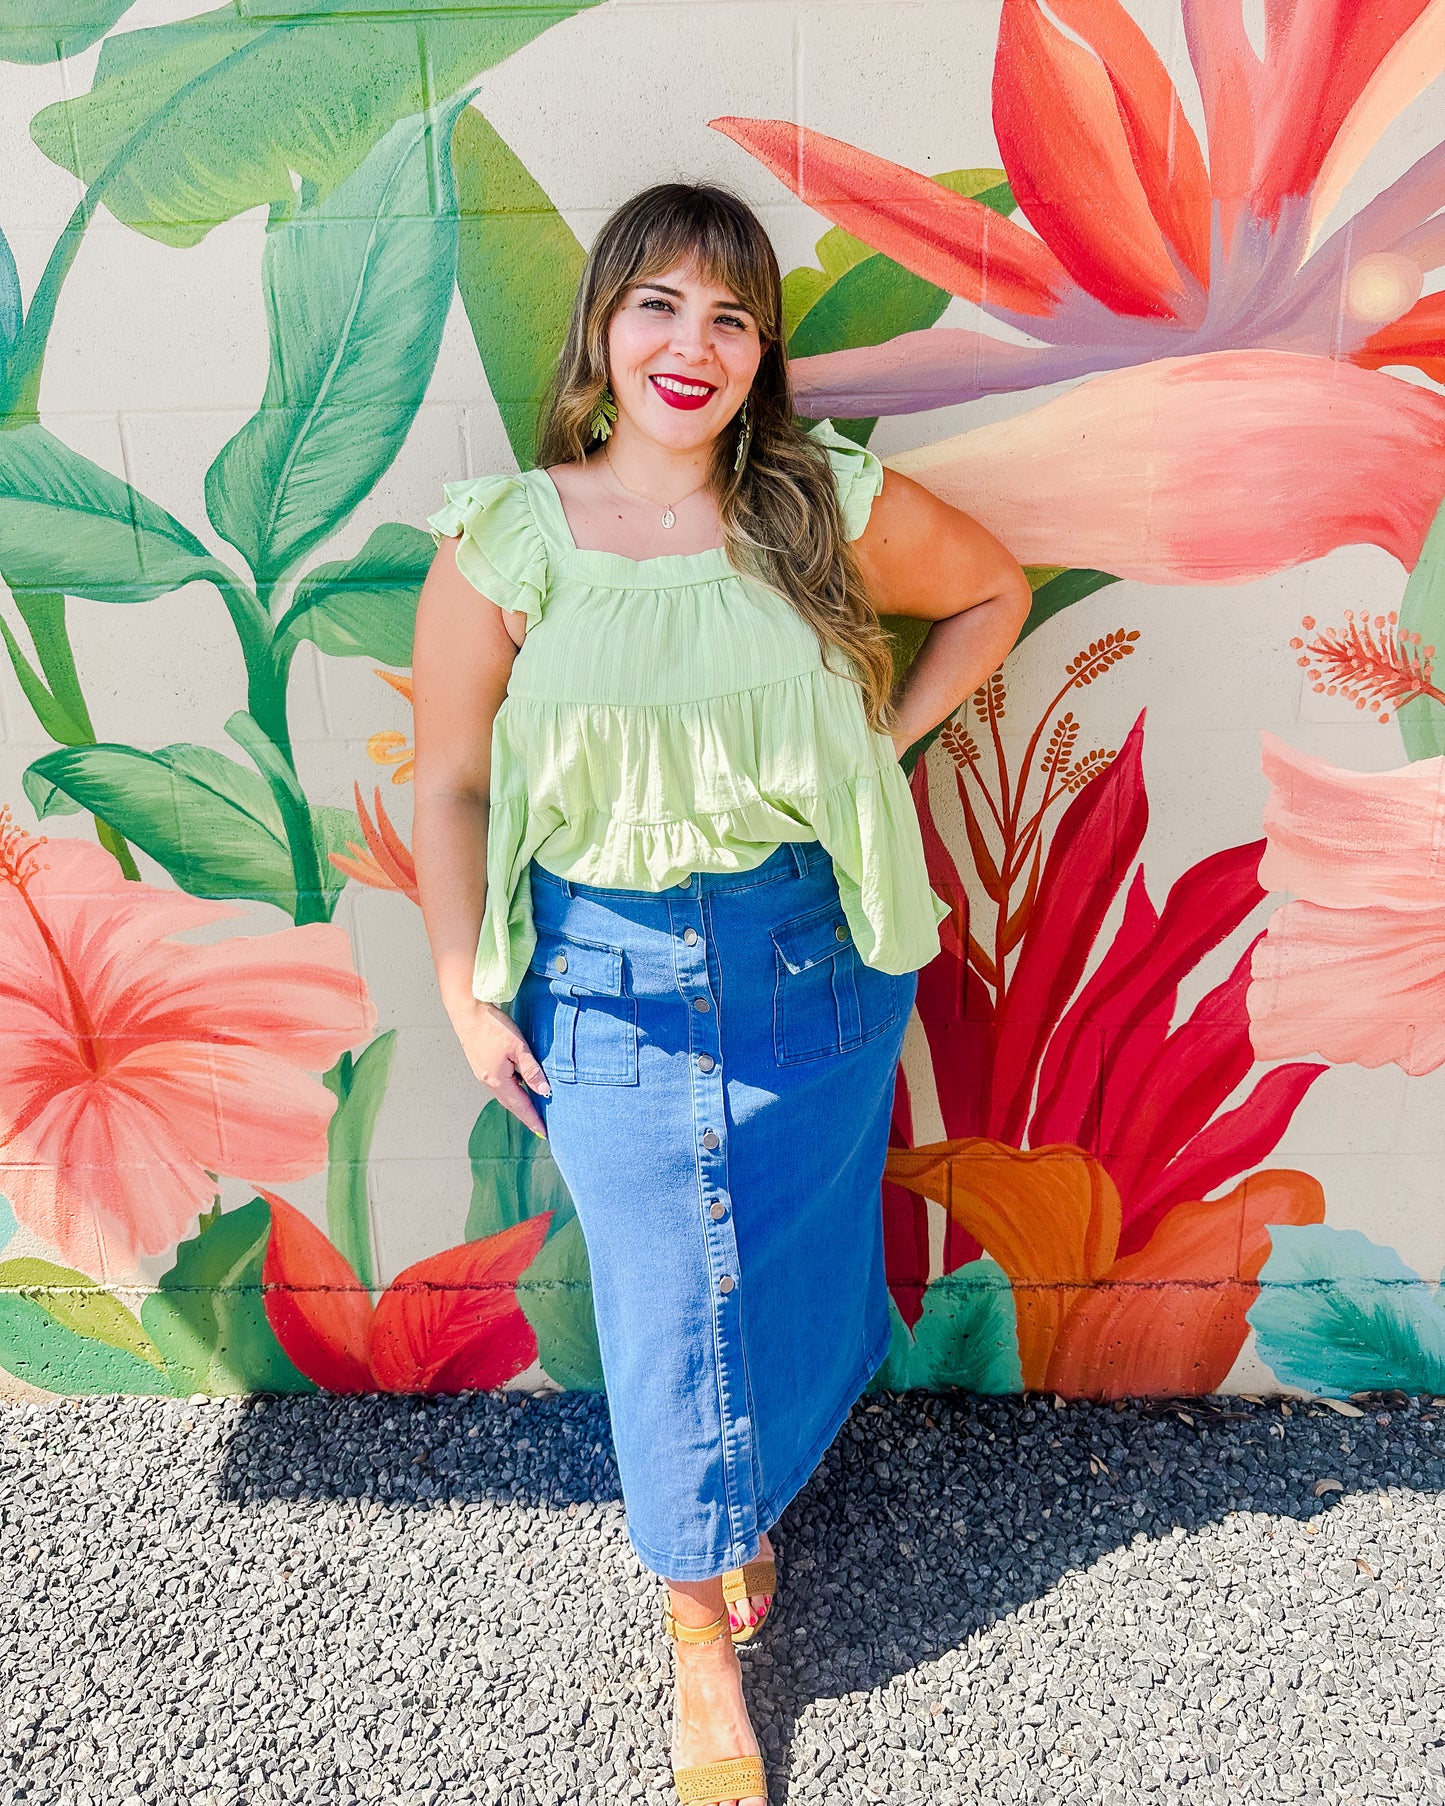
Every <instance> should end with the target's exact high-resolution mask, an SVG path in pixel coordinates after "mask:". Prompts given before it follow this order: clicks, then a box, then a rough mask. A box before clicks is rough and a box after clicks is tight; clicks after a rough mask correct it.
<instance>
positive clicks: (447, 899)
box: [412, 539, 547, 1134]
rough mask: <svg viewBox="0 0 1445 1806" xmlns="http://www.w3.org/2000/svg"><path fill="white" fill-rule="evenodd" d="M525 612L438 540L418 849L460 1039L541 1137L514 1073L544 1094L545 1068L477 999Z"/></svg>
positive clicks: (423, 615) (420, 617) (422, 623)
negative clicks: (500, 725) (492, 807)
mask: <svg viewBox="0 0 1445 1806" xmlns="http://www.w3.org/2000/svg"><path fill="white" fill-rule="evenodd" d="M525 620H526V617H525V616H523V615H519V614H513V613H508V612H504V611H503V610H502V609H500V608H498V607H496V606H495V605H494V604H493V603H491V602H489V601H488V600H487V599H486V598H485V597H483V596H480V595H479V594H478V593H477V591H476V590H475V589H474V588H473V587H472V585H471V584H470V583H469V582H468V581H467V579H466V578H465V577H464V576H462V574H461V572H460V571H459V570H458V569H457V561H456V541H455V540H454V539H443V540H442V542H441V544H440V545H439V546H438V548H437V553H436V557H435V558H434V559H433V560H432V563H431V568H430V570H429V571H428V572H427V577H426V582H425V583H423V585H422V588H421V597H420V600H419V601H418V603H417V611H416V644H415V650H414V652H413V655H412V685H413V694H412V701H413V708H414V711H415V717H416V722H415V725H416V758H415V765H414V772H415V787H414V788H415V815H414V818H413V828H412V856H413V858H414V860H415V863H416V882H417V892H418V895H419V897H420V899H421V912H422V919H423V921H424V922H425V924H426V932H427V939H428V941H429V942H430V943H431V955H432V963H433V964H434V965H435V967H436V973H437V983H438V986H439V988H440V991H441V998H442V1003H443V1006H444V1007H445V1009H446V1012H447V1015H448V1016H449V1017H450V1018H451V1022H452V1027H453V1028H454V1029H455V1030H456V1032H457V1038H458V1040H459V1041H460V1042H461V1044H462V1048H463V1050H464V1051H465V1053H466V1055H467V1058H468V1060H469V1061H470V1063H471V1067H472V1070H473V1072H475V1073H476V1076H477V1077H478V1078H479V1079H480V1080H481V1081H482V1083H483V1084H485V1085H487V1086H489V1087H490V1088H491V1089H492V1091H493V1092H494V1093H495V1094H496V1096H497V1098H498V1099H499V1100H500V1101H501V1102H502V1103H503V1104H504V1105H505V1106H506V1107H507V1109H509V1110H510V1111H512V1113H513V1114H514V1115H516V1116H519V1117H520V1118H521V1119H522V1121H523V1122H525V1123H526V1124H527V1126H528V1127H529V1128H531V1129H534V1130H536V1132H537V1133H538V1134H541V1133H542V1119H541V1117H540V1116H539V1115H538V1113H537V1108H536V1105H535V1104H533V1102H532V1100H531V1098H530V1097H529V1096H528V1095H527V1093H526V1090H525V1089H524V1088H523V1086H522V1085H521V1083H520V1082H519V1079H518V1074H520V1075H521V1077H522V1078H524V1079H526V1081H527V1083H528V1084H530V1085H531V1086H532V1088H533V1090H541V1091H545V1090H546V1089H547V1081H546V1078H545V1076H544V1075H543V1073H542V1068H541V1066H540V1064H539V1063H538V1061H537V1060H536V1059H535V1058H534V1056H533V1054H532V1051H531V1049H530V1048H529V1047H528V1046H527V1044H526V1042H525V1041H524V1040H523V1039H522V1036H521V1034H520V1032H519V1031H518V1030H517V1028H516V1026H515V1024H514V1023H513V1022H512V1019H511V1017H510V1016H509V1015H508V1014H507V1012H506V1011H505V1010H503V1009H501V1008H500V1007H499V1006H498V1005H496V1004H492V1003H483V1002H480V1001H479V1000H478V999H477V998H476V997H474V996H473V995H472V971H473V966H474V964H475V961H476V953H477V937H478V935H479V934H480V933H481V926H482V915H483V912H484V910H485V907H486V892H487V814H488V805H489V798H490V793H491V768H492V724H493V722H494V721H495V719H496V714H497V710H498V709H499V708H500V707H501V705H502V699H503V697H504V696H505V695H506V693H507V680H508V678H509V677H510V676H511V671H512V660H513V659H514V658H515V657H516V656H517V644H518V638H517V635H518V634H520V632H521V631H522V630H523V629H524V627H525ZM514 629H515V630H516V631H515V632H514V631H513V630H514Z"/></svg>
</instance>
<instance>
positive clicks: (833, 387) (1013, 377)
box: [791, 326, 1138, 420]
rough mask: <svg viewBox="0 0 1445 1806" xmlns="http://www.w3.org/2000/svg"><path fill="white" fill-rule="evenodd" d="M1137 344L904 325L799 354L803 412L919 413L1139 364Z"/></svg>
mask: <svg viewBox="0 0 1445 1806" xmlns="http://www.w3.org/2000/svg"><path fill="white" fill-rule="evenodd" d="M1137 357H1138V347H1137V346H1136V345H1132V344H1130V345H1122V346H1109V347H1105V346H1102V345H1008V344H1005V343H1004V342H1003V340H1001V339H991V338H989V337H988V335H987V334H986V333H981V332H972V331H970V330H969V329H968V328H967V327H966V326H934V327H931V328H929V329H928V330H927V331H924V332H903V333H900V334H899V335H898V337H897V338H896V339H889V340H887V341H886V342H885V343H884V344H882V345H860V346H858V347H856V348H855V349H852V350H849V351H827V352H822V353H819V354H818V355H817V356H815V357H800V358H797V359H796V360H795V361H794V362H793V364H792V366H791V369H792V377H793V392H794V395H795V397H796V400H797V404H798V412H799V413H800V414H804V415H806V416H807V417H808V418H809V419H812V420H827V419H833V420H857V419H862V418H866V417H867V416H869V415H871V414H916V413H918V412H920V411H921V410H922V409H925V408H947V407H953V406H954V405H955V404H956V403H958V402H964V401H974V400H976V399H977V398H978V397H979V396H980V395H1002V394H1007V393H1010V392H1012V391H1015V390H1020V389H1034V388H1038V387H1039V386H1041V385H1042V384H1045V383H1056V382H1062V381H1063V380H1064V378H1065V377H1069V376H1084V375H1087V374H1088V373H1089V372H1090V371H1093V370H1101V369H1110V368H1113V367H1114V366H1116V365H1118V364H1128V363H1133V362H1134V361H1135V360H1136V358H1137Z"/></svg>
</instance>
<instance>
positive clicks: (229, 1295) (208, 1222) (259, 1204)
mask: <svg viewBox="0 0 1445 1806" xmlns="http://www.w3.org/2000/svg"><path fill="white" fill-rule="evenodd" d="M270 1231H271V1207H270V1206H269V1205H268V1204H267V1203H266V1201H265V1199H264V1198H253V1199H252V1200H251V1202H250V1203H249V1204H243V1205H242V1206H241V1208H240V1209H239V1210H228V1211H225V1212H224V1213H223V1212H221V1211H219V1210H217V1211H214V1212H212V1213H211V1214H210V1215H208V1216H206V1217H203V1218H202V1220H201V1226H200V1229H199V1232H198V1233H197V1234H196V1235H195V1236H193V1237H192V1238H191V1239H190V1240H189V1241H185V1242H182V1243H181V1244H180V1246H179V1247H178V1248H177V1249H176V1261H175V1265H174V1266H173V1267H172V1268H171V1270H170V1272H169V1273H167V1274H166V1275H165V1277H164V1278H163V1279H162V1280H161V1282H160V1286H159V1289H158V1290H157V1291H154V1292H152V1293H151V1294H150V1296H149V1297H148V1298H147V1299H146V1301H145V1303H144V1304H143V1305H142V1306H141V1322H142V1323H143V1324H144V1325H145V1328H146V1329H147V1330H148V1331H149V1333H150V1336H151V1339H152V1341H153V1342H154V1343H155V1345H156V1347H157V1348H159V1349H160V1350H161V1352H162V1354H163V1355H164V1356H165V1359H166V1365H167V1367H168V1369H169V1371H170V1372H171V1373H172V1374H173V1375H174V1376H175V1390H176V1391H177V1392H181V1393H184V1392H206V1393H210V1394H212V1395H213V1396H227V1395H229V1396H238V1395H240V1394H243V1393H248V1392H316V1391H318V1390H319V1388H318V1387H317V1386H316V1385H315V1383H314V1382H313V1381H311V1380H308V1379H307V1378H306V1377H305V1375H304V1374H302V1373H300V1372H299V1371H298V1370H297V1368H296V1367H295V1366H294V1365H293V1364H292V1362H291V1359H290V1357H289V1356H288V1355H287V1353H286V1351H285V1349H283V1348H282V1346H281V1344H280V1343H279V1342H278V1341H277V1340H276V1335H275V1332H274V1331H273V1330H272V1328H271V1325H270V1323H269V1321H268V1320H267V1317H266V1309H265V1303H264V1295H263V1293H262V1290H261V1263H262V1260H263V1259H264V1257H265V1252H266V1238H267V1236H268V1235H269V1234H270Z"/></svg>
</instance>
